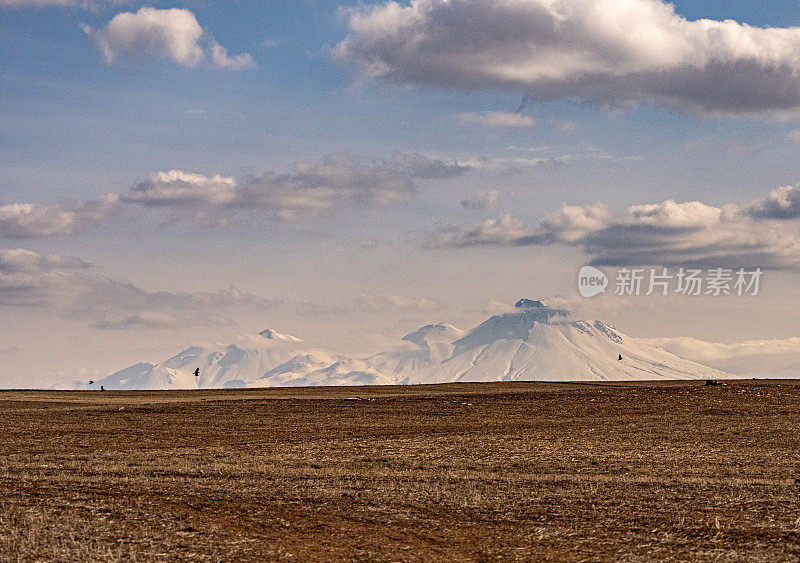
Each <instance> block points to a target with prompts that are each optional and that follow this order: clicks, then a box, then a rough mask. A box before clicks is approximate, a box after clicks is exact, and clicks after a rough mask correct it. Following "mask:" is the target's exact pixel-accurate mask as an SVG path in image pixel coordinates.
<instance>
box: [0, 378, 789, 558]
mask: <svg viewBox="0 0 800 563" xmlns="http://www.w3.org/2000/svg"><path fill="white" fill-rule="evenodd" d="M798 483H800V382H798V383H795V382H732V383H730V384H728V385H724V386H719V387H706V386H703V385H702V384H699V383H666V384H649V383H645V384H607V385H581V384H542V383H508V384H506V383H502V384H500V383H497V384H458V385H442V386H413V387H405V388H402V387H401V388H398V387H374V388H319V389H276V390H252V391H238V390H236V391H233V390H232V391H199V392H139V393H130V392H126V393H122V392H105V393H100V392H91V393H84V392H21V391H10V392H2V393H0V560H2V561H8V560H11V561H14V560H24V561H29V560H52V559H58V560H97V559H124V560H129V559H135V560H167V559H170V560H172V559H176V558H179V559H202V560H231V559H237V560H283V559H295V560H297V561H307V560H332V559H333V560H391V561H406V560H407V561H415V560H431V559H448V560H455V561H463V560H478V561H485V560H497V559H502V560H507V559H510V560H515V559H518V560H532V559H536V560H553V561H555V560H561V561H564V560H567V561H580V560H590V561H595V560H614V561H627V560H632V561H642V560H652V559H665V558H672V559H681V560H687V559H702V560H710V559H721V560H742V561H744V560H747V561H751V560H769V561H779V560H794V561H796V560H798V559H800V484H798Z"/></svg>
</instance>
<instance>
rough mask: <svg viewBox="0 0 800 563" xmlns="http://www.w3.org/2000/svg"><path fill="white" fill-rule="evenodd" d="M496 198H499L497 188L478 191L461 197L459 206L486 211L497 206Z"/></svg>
mask: <svg viewBox="0 0 800 563" xmlns="http://www.w3.org/2000/svg"><path fill="white" fill-rule="evenodd" d="M498 199H500V192H499V191H498V190H492V191H489V192H478V193H476V194H475V195H473V196H472V197H468V198H467V199H462V200H461V207H463V208H464V209H470V210H472V211H487V210H489V209H494V207H495V206H497V200H498Z"/></svg>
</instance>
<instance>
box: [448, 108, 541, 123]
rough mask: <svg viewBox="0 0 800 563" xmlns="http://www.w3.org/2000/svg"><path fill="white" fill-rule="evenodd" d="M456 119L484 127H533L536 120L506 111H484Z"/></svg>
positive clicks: (463, 114) (459, 116)
mask: <svg viewBox="0 0 800 563" xmlns="http://www.w3.org/2000/svg"><path fill="white" fill-rule="evenodd" d="M456 117H457V118H458V119H459V120H460V121H462V122H464V123H472V124H476V125H485V126H487V127H534V126H536V120H535V119H533V118H532V117H530V116H528V115H525V114H522V113H510V112H506V111H484V112H479V113H459V114H457V115H456Z"/></svg>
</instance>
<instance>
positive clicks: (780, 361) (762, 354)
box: [648, 337, 800, 377]
mask: <svg viewBox="0 0 800 563" xmlns="http://www.w3.org/2000/svg"><path fill="white" fill-rule="evenodd" d="M648 342H650V343H651V344H653V345H655V346H659V347H661V348H663V349H665V350H667V351H668V352H672V353H673V354H677V355H679V356H682V357H684V358H686V359H688V360H692V361H694V362H698V363H701V364H704V365H707V366H711V367H714V368H717V369H721V370H723V371H727V372H730V373H735V374H737V375H741V376H743V377H781V376H783V377H787V376H788V377H796V375H797V373H798V371H800V338H785V339H775V340H748V341H745V342H735V343H732V344H724V343H721V342H706V341H703V340H698V339H696V338H689V337H675V338H651V339H648Z"/></svg>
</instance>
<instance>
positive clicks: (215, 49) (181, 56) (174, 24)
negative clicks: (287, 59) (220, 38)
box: [83, 6, 253, 70]
mask: <svg viewBox="0 0 800 563" xmlns="http://www.w3.org/2000/svg"><path fill="white" fill-rule="evenodd" d="M83 29H84V31H85V32H86V34H87V35H88V36H89V38H90V39H91V41H92V42H93V43H94V44H95V45H96V46H97V48H98V49H100V50H101V51H102V52H103V55H104V57H105V59H106V62H107V63H109V64H111V63H114V62H115V61H117V60H118V59H120V58H125V59H129V60H141V59H163V60H169V61H172V62H174V63H177V64H179V65H182V66H186V67H196V66H198V65H199V64H200V63H201V62H203V61H205V60H206V59H207V58H210V60H211V63H212V64H214V65H215V66H217V67H218V68H223V69H229V70H242V69H245V68H250V67H252V66H253V58H252V57H251V56H250V55H249V54H247V53H242V54H240V55H236V56H234V57H230V56H229V55H228V51H227V50H226V49H225V48H224V47H222V46H221V45H220V44H219V43H217V41H216V40H215V39H214V38H213V37H211V36H210V35H209V34H208V33H207V32H205V31H204V30H203V28H202V27H201V26H200V24H199V23H198V21H197V18H196V17H195V15H194V14H193V13H192V12H191V11H189V10H186V9H184V8H169V9H164V10H160V9H157V8H151V7H147V6H145V7H142V8H140V9H139V11H137V12H123V13H121V14H117V15H116V16H114V17H113V18H112V19H111V21H110V22H108V25H106V27H104V28H102V29H92V28H90V27H89V26H83ZM207 51H208V54H207Z"/></svg>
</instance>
